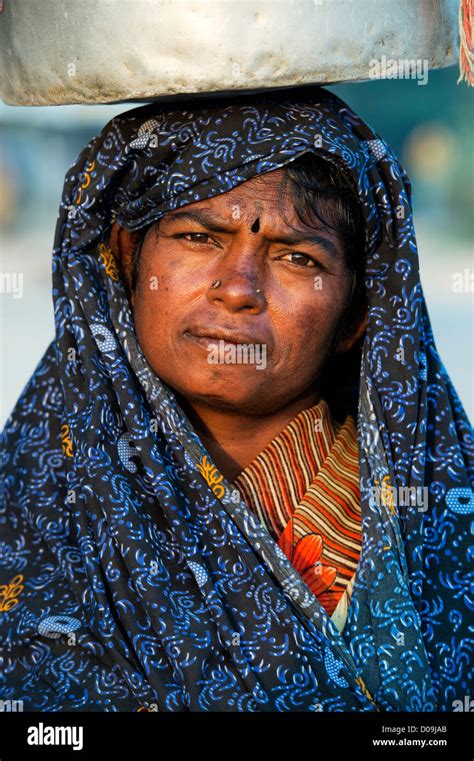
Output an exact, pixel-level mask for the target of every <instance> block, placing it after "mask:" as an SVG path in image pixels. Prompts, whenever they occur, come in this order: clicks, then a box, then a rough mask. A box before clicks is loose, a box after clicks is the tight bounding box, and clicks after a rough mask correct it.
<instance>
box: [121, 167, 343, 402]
mask: <svg viewBox="0 0 474 761" xmlns="http://www.w3.org/2000/svg"><path fill="white" fill-rule="evenodd" d="M283 180H284V172H283V170H277V171H274V172H271V173H267V174H265V175H261V176H259V177H255V178H253V179H251V180H249V181H247V182H245V183H243V184H242V185H240V186H239V187H237V188H235V189H233V190H231V191H229V192H227V193H224V194H222V195H219V196H217V197H215V198H211V199H209V200H204V201H199V202H196V203H193V204H189V205H188V206H186V207H184V208H181V209H178V210H176V211H173V212H170V213H168V214H166V216H165V217H163V218H162V219H161V220H160V222H159V223H157V224H156V225H154V226H153V227H151V228H150V230H149V231H148V232H147V235H146V237H145V240H144V243H143V246H142V250H141V255H140V261H139V270H138V279H137V285H136V289H135V291H134V293H133V296H132V305H133V311H134V319H135V326H136V332H137V336H138V340H139V343H140V345H141V347H142V350H143V352H144V354H145V356H146V358H147V360H148V361H149V363H150V365H151V366H152V368H153V369H154V371H155V372H156V373H157V375H158V376H159V377H160V378H162V379H163V380H164V381H165V382H166V383H167V384H168V385H169V386H171V387H172V388H173V389H174V390H175V391H177V392H178V393H179V394H181V395H182V396H184V397H185V398H186V399H187V400H188V401H189V402H191V403H192V402H199V403H200V404H203V403H204V404H207V405H210V406H212V407H217V408H221V409H227V410H235V411H236V412H244V413H246V414H261V415H263V414H266V413H269V412H272V411H275V410H277V409H280V408H281V407H283V406H284V405H286V404H288V403H290V402H291V401H292V400H293V399H296V398H297V397H298V396H300V395H301V394H304V392H306V391H307V390H308V388H310V387H311V386H312V384H314V383H315V381H316V380H317V378H318V375H319V373H320V370H321V368H322V366H323V364H324V363H325V361H326V359H327V357H328V354H329V352H330V351H331V350H332V348H331V347H332V343H333V340H334V337H335V333H336V330H337V328H338V326H339V324H340V321H341V317H342V315H343V312H344V309H345V307H346V305H347V302H348V299H349V297H350V294H351V286H352V275H351V273H350V272H349V271H348V270H347V269H346V264H345V255H344V245H343V241H342V239H341V238H340V237H339V236H338V235H337V234H335V233H332V232H328V231H327V230H324V229H322V228H321V229H318V230H315V229H314V228H311V229H310V228H305V227H303V225H302V224H301V223H300V222H299V221H298V219H297V216H296V214H295V211H294V209H293V206H292V202H291V197H290V191H289V189H288V190H285V192H284V195H283V200H282V197H281V191H282V190H283V189H284V186H282V182H283ZM129 275H130V273H129ZM213 284H217V287H212V286H213ZM355 340H356V336H355V337H354V339H353V340H352V339H345V341H344V343H343V344H342V343H339V346H338V349H339V350H340V351H345V350H347V349H348V348H349V347H350V345H351V343H353V342H354V341H355ZM213 347H214V348H213Z"/></svg>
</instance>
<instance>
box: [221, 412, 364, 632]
mask: <svg viewBox="0 0 474 761" xmlns="http://www.w3.org/2000/svg"><path fill="white" fill-rule="evenodd" d="M234 486H235V487H236V488H237V489H238V490H239V491H240V493H241V495H242V497H243V499H244V501H245V502H246V504H247V505H248V506H249V508H250V509H251V510H253V511H254V512H255V513H256V515H257V516H258V517H259V519H260V521H261V522H262V523H263V525H264V526H266V528H267V529H268V531H269V532H270V533H271V534H272V535H273V537H274V538H275V540H276V541H277V542H278V544H279V546H280V547H281V549H282V550H283V552H284V553H285V554H286V556H287V557H288V558H289V560H290V561H291V563H292V564H293V566H294V567H295V569H296V570H297V571H298V573H299V574H300V575H301V576H302V578H303V579H304V580H305V582H306V583H307V584H308V586H309V587H310V589H311V590H312V591H313V592H314V594H315V595H316V596H317V597H318V599H319V600H320V602H321V604H322V605H323V607H324V608H325V610H326V611H327V613H328V615H330V616H332V617H333V620H334V621H335V622H336V625H337V626H338V627H339V628H342V626H343V625H344V621H345V616H346V614H347V608H348V605H349V600H350V592H351V589H352V584H353V580H354V575H355V571H356V568H357V563H358V560H359V556H360V550H361V543H362V535H361V509H360V490H359V461H358V443H357V430H356V425H355V420H354V418H353V417H352V415H348V416H347V418H346V419H345V421H344V423H342V424H341V423H337V422H336V421H335V420H334V419H333V417H332V415H331V412H330V410H329V406H328V404H327V402H326V401H325V400H324V399H322V400H320V401H319V402H318V404H316V405H315V406H314V407H310V408H309V409H306V410H303V411H302V412H300V413H299V414H298V415H296V417H295V418H293V420H291V421H290V423H289V424H288V425H287V426H286V428H284V429H283V431H281V432H280V433H279V434H278V435H277V436H276V438H274V439H273V440H272V441H271V442H270V443H269V444H268V445H267V446H266V447H265V449H263V450H262V452H260V454H259V455H258V456H257V457H256V458H255V460H253V462H251V463H250V465H248V466H247V467H246V468H245V469H244V470H243V471H242V472H241V473H239V475H238V476H237V478H236V479H235V480H234Z"/></svg>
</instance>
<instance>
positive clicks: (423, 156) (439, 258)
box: [0, 67, 474, 427]
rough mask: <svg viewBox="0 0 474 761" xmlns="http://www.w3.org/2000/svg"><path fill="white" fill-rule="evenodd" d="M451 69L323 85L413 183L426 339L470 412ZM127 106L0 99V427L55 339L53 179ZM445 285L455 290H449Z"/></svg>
mask: <svg viewBox="0 0 474 761" xmlns="http://www.w3.org/2000/svg"><path fill="white" fill-rule="evenodd" d="M457 76H458V69H457V67H451V68H448V69H441V70H435V71H430V72H429V78H428V83H427V84H426V85H423V86H422V85H418V84H417V82H416V80H410V79H405V80H396V79H393V80H389V81H370V82H363V83H347V84H341V85H332V86H330V87H329V88H328V89H330V90H332V91H333V92H335V93H336V94H337V95H339V97H341V98H342V99H343V100H345V101H346V102H347V103H348V104H349V105H350V106H351V107H352V108H353V109H354V110H355V111H356V112H357V113H359V114H360V115H361V116H362V117H363V118H364V119H365V120H366V121H367V122H368V123H369V124H370V125H371V127H372V128H373V129H375V131H376V132H378V133H379V134H380V135H381V136H383V137H384V138H385V139H386V140H388V142H389V143H390V144H391V145H392V147H393V148H394V150H395V152H396V153H397V155H398V156H399V157H400V159H401V162H402V164H403V165H404V167H405V169H406V171H407V173H408V176H409V177H410V179H411V181H412V184H413V203H414V211H415V229H416V232H417V240H418V248H419V256H420V268H421V279H422V285H423V290H424V293H425V297H426V300H427V304H428V309H429V313H430V317H431V322H432V326H433V331H434V335H435V339H436V343H437V347H438V350H439V353H440V355H441V359H442V360H443V362H444V363H445V365H446V367H447V370H448V372H449V374H450V376H451V379H452V381H453V383H454V386H455V388H456V390H457V391H458V393H459V395H460V397H461V400H462V402H463V404H464V406H465V409H466V411H467V413H468V415H469V416H470V418H471V420H472V418H473V412H474V390H473V355H474V352H473V344H474V341H473V338H474V311H473V298H474V296H473V293H472V290H470V289H469V277H470V276H473V272H474V259H473V240H474V235H473V233H474V220H473V216H474V151H473V142H472V124H473V122H474V119H473V116H474V113H473V97H472V96H473V93H472V90H470V89H469V88H468V87H467V86H466V85H465V84H462V85H456V79H457ZM137 105H139V104H137V103H121V104H119V105H113V106H111V105H108V106H105V105H104V106H99V105H94V106H51V107H36V108H35V107H27V108H25V107H18V106H7V105H5V104H3V103H0V229H1V233H0V255H1V267H0V270H1V272H3V273H13V272H16V273H23V295H22V297H21V298H15V294H14V293H2V294H1V299H0V309H1V311H0V320H1V322H0V358H1V369H0V383H1V385H0V391H1V393H0V397H1V407H0V427H3V425H4V423H5V421H6V418H7V417H8V415H9V414H10V412H11V411H12V409H13V406H14V404H15V402H16V400H17V398H18V396H19V394H20V393H21V391H22V388H23V386H24V385H25V383H26V382H27V380H28V379H29V377H30V375H31V373H32V372H33V370H34V368H35V367H36V365H37V363H38V362H39V360H40V358H41V356H42V355H43V353H44V351H45V349H46V347H47V346H48V344H49V343H50V341H51V340H52V339H53V336H54V320H53V305H52V294H51V249H52V245H53V238H54V230H55V225H56V218H57V213H58V208H59V202H60V198H61V191H62V186H63V181H64V175H65V173H66V172H67V170H68V168H69V167H70V166H71V165H72V164H73V163H74V161H75V159H76V156H77V154H78V153H79V152H80V151H81V150H82V148H83V147H84V146H85V145H86V144H87V143H88V142H89V140H90V139H91V138H92V137H93V136H94V135H96V134H97V132H99V131H100V130H101V129H102V127H103V126H104V125H105V124H106V123H107V121H108V120H109V119H111V118H112V117H113V116H114V115H115V114H117V113H122V112H124V111H127V110H130V109H132V108H135V107H136V106H137ZM456 273H458V274H459V278H458V279H457V280H455V278H454V276H455V275H456ZM455 282H463V283H464V287H463V288H462V289H461V290H459V289H456V288H455V289H454V290H453V284H454V283H455ZM471 288H472V286H471Z"/></svg>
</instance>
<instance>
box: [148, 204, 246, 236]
mask: <svg viewBox="0 0 474 761" xmlns="http://www.w3.org/2000/svg"><path fill="white" fill-rule="evenodd" d="M165 220H166V222H182V221H184V222H197V223H198V224H199V225H202V226H203V227H207V229H208V230H212V231H213V232H215V233H228V232H232V231H231V230H229V228H228V227H226V226H224V225H223V224H222V223H219V222H218V221H217V220H216V219H215V217H213V216H212V214H209V213H207V212H206V211H191V210H190V211H175V212H173V213H172V214H167V215H166V218H165V217H163V221H165Z"/></svg>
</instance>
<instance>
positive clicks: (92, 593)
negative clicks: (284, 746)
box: [0, 87, 473, 712]
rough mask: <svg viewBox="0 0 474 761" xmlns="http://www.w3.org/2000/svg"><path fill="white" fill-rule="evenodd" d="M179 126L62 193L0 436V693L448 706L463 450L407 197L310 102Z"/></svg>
mask: <svg viewBox="0 0 474 761" xmlns="http://www.w3.org/2000/svg"><path fill="white" fill-rule="evenodd" d="M184 108H185V110H177V108H176V104H167V105H165V106H163V105H161V106H159V105H156V104H153V105H149V106H146V107H142V108H137V109H134V110H132V111H129V112H127V113H125V114H124V115H122V116H119V117H116V118H115V119H113V120H112V121H111V122H110V123H109V124H108V125H107V126H106V127H105V128H104V130H103V131H102V132H101V133H100V135H98V137H96V138H95V139H94V140H93V141H92V142H91V143H90V144H89V145H88V146H87V147H86V148H85V149H84V151H83V152H82V153H81V155H80V156H79V158H78V160H77V162H76V164H75V165H74V166H73V167H72V169H71V170H70V172H69V173H68V175H67V176H66V180H65V186H64V193H63V198H62V201H61V209H60V215H59V220H58V225H57V230H56V240H55V246H54V252H53V296H54V305H55V316H56V339H55V341H54V342H53V343H52V344H51V346H50V347H49V349H48V350H47V352H46V354H45V356H44V358H43V360H42V361H41V363H40V365H39V366H38V368H37V370H36V371H35V373H34V375H33V377H32V379H31V381H30V383H29V384H28V386H27V387H26V389H25V390H24V392H23V394H22V396H21V398H20V400H19V402H18V404H17V407H16V408H15V411H14V412H13V414H12V416H11V418H10V420H9V421H8V423H7V426H6V430H5V434H4V443H5V453H6V458H5V459H6V468H5V487H6V488H5V494H6V499H5V512H4V523H3V524H2V528H3V529H4V534H3V537H4V538H3V543H2V553H1V569H2V570H1V573H2V577H1V578H2V584H3V587H2V590H1V592H2V597H1V598H0V605H1V607H2V610H3V614H2V617H3V622H2V650H1V657H2V669H1V677H0V684H1V686H2V697H3V698H4V699H5V698H7V699H21V700H23V702H24V710H44V711H56V710H93V711H94V710H97V711H104V710H105V711H130V710H160V711H185V710H191V711H272V710H276V711H295V710H297V711H352V712H358V711H377V710H379V711H434V710H441V711H452V710H455V708H454V704H455V701H457V700H459V699H461V700H462V699H463V698H464V695H465V694H466V692H467V690H468V679H469V676H468V674H469V640H468V634H467V627H468V612H469V604H470V602H471V601H470V599H469V597H468V588H467V585H466V576H467V563H468V555H467V553H468V545H469V525H468V513H469V511H472V491H471V482H470V480H469V479H471V480H472V463H473V458H472V434H471V429H470V426H469V423H468V421H467V418H466V415H465V413H464V410H463V409H462V406H461V404H460V401H459V399H458V397H457V395H456V393H455V391H454V389H453V387H452V385H451V383H450V381H449V378H448V376H447V374H446V372H445V370H444V368H443V366H442V364H441V362H440V359H439V357H438V354H437V352H436V348H435V345H434V341H433V337H432V334H431V329H430V324H429V319H428V315H427V311H426V306H425V303H424V299H423V294H422V290H421V285H420V281H419V274H418V260H417V252H416V242H415V235H414V230H413V224H412V211H411V200H410V184H409V181H408V179H407V177H406V175H405V173H404V171H403V169H402V167H401V166H400V164H399V163H398V161H397V159H396V157H395V156H394V155H393V153H392V151H391V150H390V148H389V147H388V146H387V145H386V143H385V142H384V141H383V140H381V139H380V138H379V137H378V136H377V135H376V134H375V133H374V132H373V131H372V130H371V129H370V127H368V126H367V125H366V124H364V123H363V122H362V120H361V119H360V118H359V117H358V116H356V115H355V114H354V113H353V112H352V111H351V110H350V109H349V108H348V107H347V106H346V105H345V104H344V103H343V102H342V101H340V100H339V99H338V98H337V97H336V96H334V95H332V94H331V93H328V92H326V91H325V90H323V89H320V88H314V87H311V88H304V89H301V90H293V91H290V92H279V93H269V94H266V95H265V96H263V95H261V94H260V95H256V96H246V97H239V98H232V99H227V100H226V99H221V100H216V101H213V102H212V103H211V105H209V104H208V105H207V106H202V105H201V104H200V103H199V102H198V101H195V102H193V103H188V104H187V105H186V106H185V107H184ZM244 347H245V348H244Z"/></svg>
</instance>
